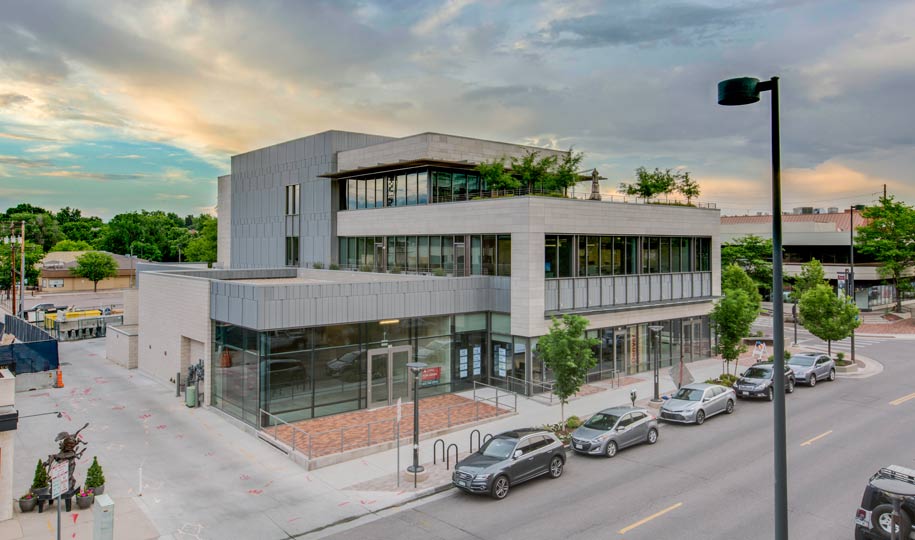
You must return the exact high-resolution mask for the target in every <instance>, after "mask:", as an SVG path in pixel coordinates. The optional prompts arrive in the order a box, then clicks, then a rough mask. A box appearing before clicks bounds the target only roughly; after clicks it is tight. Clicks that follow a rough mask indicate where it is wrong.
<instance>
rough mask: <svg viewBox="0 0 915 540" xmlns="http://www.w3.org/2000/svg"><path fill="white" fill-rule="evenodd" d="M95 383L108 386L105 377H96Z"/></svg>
mask: <svg viewBox="0 0 915 540" xmlns="http://www.w3.org/2000/svg"><path fill="white" fill-rule="evenodd" d="M95 383H96V384H108V379H106V378H105V377H96V378H95Z"/></svg>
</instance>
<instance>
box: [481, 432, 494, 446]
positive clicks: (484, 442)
mask: <svg viewBox="0 0 915 540" xmlns="http://www.w3.org/2000/svg"><path fill="white" fill-rule="evenodd" d="M489 439H492V433H487V434H486V435H483V444H486V441H488V440H489Z"/></svg>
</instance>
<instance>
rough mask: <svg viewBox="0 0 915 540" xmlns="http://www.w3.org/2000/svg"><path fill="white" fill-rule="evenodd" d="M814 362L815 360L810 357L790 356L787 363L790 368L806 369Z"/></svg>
mask: <svg viewBox="0 0 915 540" xmlns="http://www.w3.org/2000/svg"><path fill="white" fill-rule="evenodd" d="M814 360H816V359H815V358H814V357H812V356H792V357H791V358H790V359H789V360H788V363H789V364H791V365H792V366H804V367H808V366H812V365H813V362H814Z"/></svg>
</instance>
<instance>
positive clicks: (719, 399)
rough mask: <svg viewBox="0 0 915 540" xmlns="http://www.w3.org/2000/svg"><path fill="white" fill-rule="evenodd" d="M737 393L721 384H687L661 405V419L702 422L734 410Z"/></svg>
mask: <svg viewBox="0 0 915 540" xmlns="http://www.w3.org/2000/svg"><path fill="white" fill-rule="evenodd" d="M736 402H737V394H736V393H734V390H732V389H730V388H727V387H725V386H721V385H720V384H707V383H695V384H687V385H685V386H683V387H681V388H680V389H679V390H677V393H676V394H674V395H673V397H672V398H670V399H668V400H667V401H665V402H664V404H663V405H661V420H667V421H668V422H686V423H696V424H700V425H701V424H702V423H704V422H705V419H706V418H708V417H709V416H714V415H716V414H718V413H722V412H723V413H728V414H731V413H732V412H734V403H736Z"/></svg>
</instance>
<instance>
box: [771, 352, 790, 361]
mask: <svg viewBox="0 0 915 540" xmlns="http://www.w3.org/2000/svg"><path fill="white" fill-rule="evenodd" d="M789 358H791V351H789V350H785V360H788V359H789ZM769 361H770V362H775V355H774V354H770V355H769Z"/></svg>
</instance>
